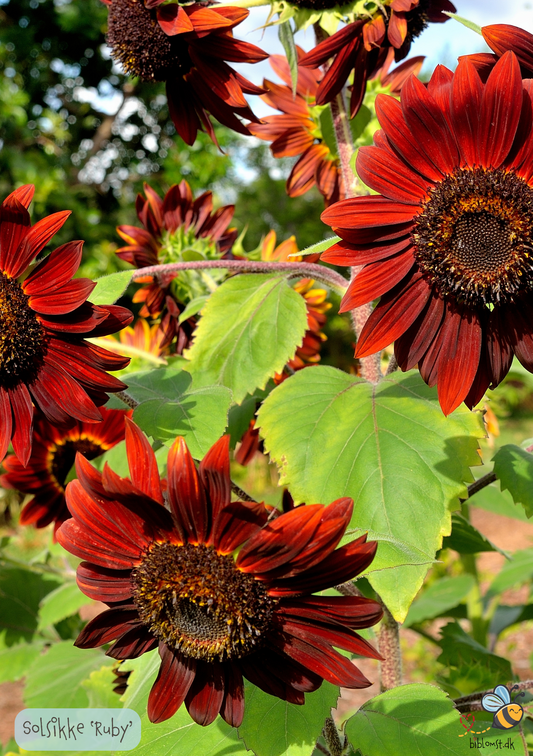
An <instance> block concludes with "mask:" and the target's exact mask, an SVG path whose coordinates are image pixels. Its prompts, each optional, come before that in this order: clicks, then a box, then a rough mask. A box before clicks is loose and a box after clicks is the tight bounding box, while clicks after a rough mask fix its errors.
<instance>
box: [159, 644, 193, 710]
mask: <svg viewBox="0 0 533 756" xmlns="http://www.w3.org/2000/svg"><path fill="white" fill-rule="evenodd" d="M159 655H160V656H161V666H160V668H159V673H158V675H157V680H156V681H155V683H154V684H153V686H152V690H151V691H150V695H149V697H148V718H149V720H150V722H164V721H165V720H166V719H169V718H170V717H171V716H172V715H173V714H175V713H176V712H177V710H178V709H179V707H180V706H181V704H182V703H183V702H184V700H185V696H186V695H187V693H188V692H189V688H190V687H191V685H192V683H193V680H194V677H195V674H196V661H195V660H194V659H191V658H190V657H187V656H184V655H183V654H181V653H180V652H179V651H174V650H173V649H170V648H168V647H167V646H166V645H165V644H164V643H160V644H159Z"/></svg>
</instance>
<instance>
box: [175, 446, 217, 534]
mask: <svg viewBox="0 0 533 756" xmlns="http://www.w3.org/2000/svg"><path fill="white" fill-rule="evenodd" d="M167 479H168V497H169V503H170V509H171V511H172V514H173V516H174V520H175V522H176V527H177V529H178V532H179V533H180V537H181V538H182V539H183V541H185V542H186V541H189V542H192V543H205V539H206V537H207V534H208V528H209V517H208V509H207V501H206V497H205V491H204V487H203V485H202V483H201V482H200V480H199V477H198V473H197V471H196V467H195V464H194V460H193V458H192V457H191V453H190V452H189V450H188V448H187V444H186V443H185V439H184V438H182V437H181V436H179V437H178V438H177V439H176V441H175V442H174V444H173V445H172V447H171V449H170V451H169V453H168V463H167Z"/></svg>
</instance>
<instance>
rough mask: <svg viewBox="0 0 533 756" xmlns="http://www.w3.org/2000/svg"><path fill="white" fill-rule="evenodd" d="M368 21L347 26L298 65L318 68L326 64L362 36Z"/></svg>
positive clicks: (317, 46) (324, 41) (327, 38)
mask: <svg viewBox="0 0 533 756" xmlns="http://www.w3.org/2000/svg"><path fill="white" fill-rule="evenodd" d="M365 23H366V21H362V20H359V21H356V22H355V23H353V24H347V25H346V26H344V27H343V28H342V29H339V31H337V32H335V34H332V35H331V37H326V39H324V40H322V42H320V44H318V45H316V46H315V47H314V48H313V49H312V50H311V51H310V52H308V53H306V54H305V55H304V56H303V57H302V58H300V60H299V62H298V64H299V65H300V66H305V68H316V67H317V66H321V65H323V64H324V63H326V62H327V61H328V60H329V59H330V58H332V57H333V56H334V55H336V54H337V53H338V52H339V51H340V50H342V49H343V48H345V47H346V46H347V45H349V44H350V43H351V42H353V41H354V40H357V39H358V37H360V36H361V35H362V32H363V25H364V24H365Z"/></svg>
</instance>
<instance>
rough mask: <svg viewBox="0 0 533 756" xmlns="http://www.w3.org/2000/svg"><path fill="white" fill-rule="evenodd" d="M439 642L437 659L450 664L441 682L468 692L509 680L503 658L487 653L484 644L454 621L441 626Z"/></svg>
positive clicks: (505, 660)
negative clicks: (447, 672) (440, 649)
mask: <svg viewBox="0 0 533 756" xmlns="http://www.w3.org/2000/svg"><path fill="white" fill-rule="evenodd" d="M439 645H440V647H441V648H442V653H441V654H440V656H439V657H438V659H437V661H438V662H440V664H443V665H444V666H445V667H450V671H449V675H448V676H447V677H446V678H444V679H443V682H445V683H447V684H449V685H451V686H453V687H454V688H456V689H457V690H459V691H461V693H471V692H473V691H474V690H483V688H490V687H494V686H495V685H497V684H498V683H499V682H502V683H504V682H507V681H508V680H512V677H513V672H512V669H511V664H510V662H509V661H507V659H504V658H503V657H501V656H497V655H496V654H491V653H490V651H488V650H487V649H486V648H485V646H482V645H481V644H480V643H478V642H477V641H475V640H474V639H473V638H471V637H470V635H468V634H467V633H465V631H464V630H463V628H462V627H461V626H460V625H459V624H458V623H457V622H450V623H449V624H448V625H446V626H445V627H443V628H442V629H441V639H440V640H439Z"/></svg>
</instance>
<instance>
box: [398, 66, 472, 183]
mask: <svg viewBox="0 0 533 756" xmlns="http://www.w3.org/2000/svg"><path fill="white" fill-rule="evenodd" d="M401 102H402V111H403V115H404V118H405V121H406V123H407V125H408V126H409V128H410V130H411V132H412V134H413V137H414V139H415V140H416V142H417V144H418V145H419V148H420V149H421V150H423V151H424V153H425V155H426V157H427V158H428V159H429V160H430V161H431V162H432V163H433V164H434V165H435V167H436V168H438V170H440V172H441V173H442V174H447V173H450V171H451V170H453V168H455V167H456V166H458V165H459V152H458V149H457V145H456V143H455V140H454V138H453V136H452V135H451V133H450V130H449V128H448V124H447V123H446V119H445V117H444V115H443V114H442V111H441V109H440V108H439V106H438V105H437V103H436V102H435V100H434V99H433V97H432V96H431V95H430V93H429V92H428V91H427V89H426V87H425V86H424V85H423V84H422V82H421V81H419V80H418V79H416V78H415V77H414V76H411V78H409V79H408V80H407V81H406V82H405V84H404V85H403V88H402V100H401Z"/></svg>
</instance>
